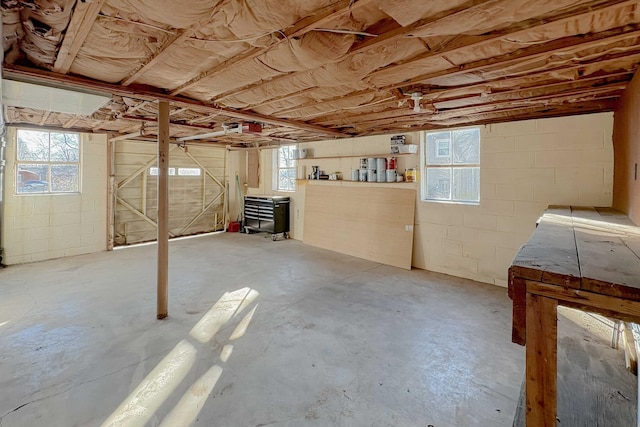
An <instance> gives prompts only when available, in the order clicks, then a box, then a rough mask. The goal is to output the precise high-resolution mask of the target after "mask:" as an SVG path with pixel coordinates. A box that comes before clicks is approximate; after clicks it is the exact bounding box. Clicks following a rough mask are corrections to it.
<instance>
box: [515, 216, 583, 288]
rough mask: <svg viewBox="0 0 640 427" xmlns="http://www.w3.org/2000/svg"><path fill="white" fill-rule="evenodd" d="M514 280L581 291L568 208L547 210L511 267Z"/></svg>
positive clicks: (578, 267)
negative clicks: (534, 281)
mask: <svg viewBox="0 0 640 427" xmlns="http://www.w3.org/2000/svg"><path fill="white" fill-rule="evenodd" d="M511 272H512V274H513V277H519V278H523V279H528V280H536V281H539V282H544V283H550V284H554V285H561V286H568V287H571V288H576V289H579V288H580V265H579V263H578V254H577V250H576V244H575V238H574V235H573V227H572V216H571V208H570V207H568V206H555V207H550V208H549V209H547V210H546V211H545V213H544V215H543V216H542V217H541V218H540V220H539V222H538V227H537V228H536V230H535V231H534V233H533V235H532V236H531V238H530V239H529V241H528V242H527V243H526V244H525V245H523V246H522V247H521V248H520V250H519V251H518V253H517V254H516V257H515V259H514V260H513V263H512V265H511Z"/></svg>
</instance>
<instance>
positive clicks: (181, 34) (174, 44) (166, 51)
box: [120, 30, 191, 86]
mask: <svg viewBox="0 0 640 427" xmlns="http://www.w3.org/2000/svg"><path fill="white" fill-rule="evenodd" d="M189 34H191V32H190V31H185V30H182V31H178V32H177V33H175V34H173V35H172V36H171V37H169V39H168V40H167V41H166V43H165V44H164V46H162V47H161V48H160V49H159V50H158V52H156V53H155V55H153V56H151V58H148V60H147V61H146V62H145V63H144V64H142V65H141V66H140V67H138V69H136V70H134V71H133V72H132V73H131V74H130V75H129V76H128V77H126V78H124V79H123V80H122V81H121V82H120V84H121V85H122V86H129V85H130V84H131V83H133V82H135V81H136V79H138V78H139V77H140V76H142V75H144V74H145V73H146V72H148V71H149V70H150V69H151V68H153V67H154V66H155V65H157V64H158V63H159V62H161V61H164V60H166V59H167V58H168V57H169V56H170V55H171V54H172V53H173V52H175V50H176V49H177V48H178V47H179V45H180V43H181V42H183V41H184V40H186V39H187V38H188V37H189Z"/></svg>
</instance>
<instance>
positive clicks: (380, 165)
mask: <svg viewBox="0 0 640 427" xmlns="http://www.w3.org/2000/svg"><path fill="white" fill-rule="evenodd" d="M376 163H377V166H376V170H379V171H383V170H385V169H386V168H387V159H385V158H384V157H379V158H378V160H377V161H376Z"/></svg>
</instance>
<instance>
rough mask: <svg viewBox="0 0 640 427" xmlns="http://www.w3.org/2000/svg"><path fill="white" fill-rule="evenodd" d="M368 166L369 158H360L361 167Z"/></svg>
mask: <svg viewBox="0 0 640 427" xmlns="http://www.w3.org/2000/svg"><path fill="white" fill-rule="evenodd" d="M366 168H367V159H365V158H362V159H360V169H366Z"/></svg>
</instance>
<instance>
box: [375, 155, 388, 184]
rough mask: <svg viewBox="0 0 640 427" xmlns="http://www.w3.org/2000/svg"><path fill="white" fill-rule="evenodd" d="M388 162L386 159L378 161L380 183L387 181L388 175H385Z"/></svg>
mask: <svg viewBox="0 0 640 427" xmlns="http://www.w3.org/2000/svg"><path fill="white" fill-rule="evenodd" d="M386 162H387V159H384V158H379V159H378V162H377V163H378V169H377V172H378V180H377V181H378V182H386V180H387V175H386V174H385V167H384V166H385V163H386Z"/></svg>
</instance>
